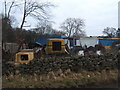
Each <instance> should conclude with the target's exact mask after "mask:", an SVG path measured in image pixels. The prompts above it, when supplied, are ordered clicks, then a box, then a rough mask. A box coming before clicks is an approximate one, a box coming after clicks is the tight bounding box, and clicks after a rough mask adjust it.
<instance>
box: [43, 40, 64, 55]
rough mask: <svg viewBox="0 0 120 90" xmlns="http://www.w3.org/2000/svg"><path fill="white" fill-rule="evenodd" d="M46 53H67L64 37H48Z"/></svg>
mask: <svg viewBox="0 0 120 90" xmlns="http://www.w3.org/2000/svg"><path fill="white" fill-rule="evenodd" d="M45 52H46V54H62V53H65V43H64V39H48V40H47V44H46V48H45Z"/></svg>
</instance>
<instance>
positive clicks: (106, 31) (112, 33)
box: [103, 27, 117, 37]
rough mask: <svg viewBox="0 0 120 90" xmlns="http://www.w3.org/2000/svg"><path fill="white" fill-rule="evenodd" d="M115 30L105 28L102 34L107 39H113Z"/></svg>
mask: <svg viewBox="0 0 120 90" xmlns="http://www.w3.org/2000/svg"><path fill="white" fill-rule="evenodd" d="M116 32H117V30H116V29H115V28H113V27H111V28H110V27H107V28H105V29H104V31H103V33H104V34H106V35H107V36H108V37H115V36H116Z"/></svg>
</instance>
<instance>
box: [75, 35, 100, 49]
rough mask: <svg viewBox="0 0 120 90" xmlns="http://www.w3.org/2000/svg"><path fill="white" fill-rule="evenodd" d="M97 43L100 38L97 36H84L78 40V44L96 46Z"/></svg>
mask: <svg viewBox="0 0 120 90" xmlns="http://www.w3.org/2000/svg"><path fill="white" fill-rule="evenodd" d="M96 44H98V38H97V37H82V38H80V39H79V40H77V44H76V45H78V46H82V47H84V46H85V45H86V46H87V47H90V46H93V47H94V46H95V45H96Z"/></svg>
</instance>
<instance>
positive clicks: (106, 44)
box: [98, 39, 118, 46]
mask: <svg viewBox="0 0 120 90" xmlns="http://www.w3.org/2000/svg"><path fill="white" fill-rule="evenodd" d="M116 40H118V39H99V41H98V44H100V43H102V45H104V46H111V45H112V43H113V42H115V41H116Z"/></svg>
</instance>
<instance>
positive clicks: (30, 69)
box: [3, 53, 120, 74]
mask: <svg viewBox="0 0 120 90" xmlns="http://www.w3.org/2000/svg"><path fill="white" fill-rule="evenodd" d="M119 58H120V55H117V54H116V55H114V54H109V53H108V54H105V55H86V56H76V57H74V56H72V57H64V56H62V57H58V56H53V57H46V58H41V59H37V60H32V61H30V63H29V64H21V65H19V66H17V67H15V66H12V65H3V70H4V71H3V73H4V72H5V73H6V71H9V72H13V73H15V72H16V71H19V72H20V73H23V74H34V73H36V74H44V73H48V72H51V71H58V70H59V69H61V70H62V71H65V70H67V69H70V70H71V71H73V72H79V71H80V70H81V69H84V70H88V71H99V72H101V71H102V70H111V69H117V68H118V59H119Z"/></svg>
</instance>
